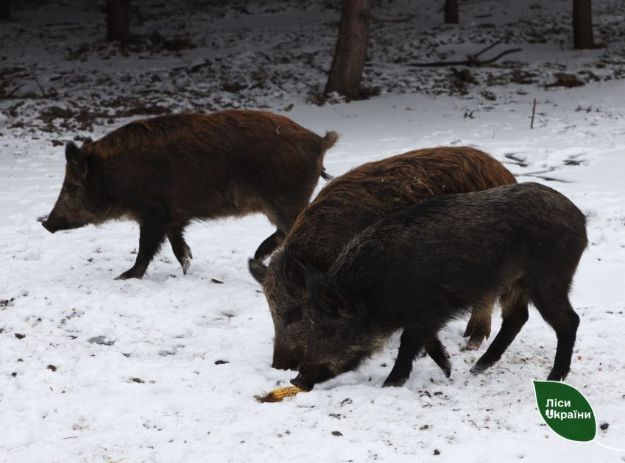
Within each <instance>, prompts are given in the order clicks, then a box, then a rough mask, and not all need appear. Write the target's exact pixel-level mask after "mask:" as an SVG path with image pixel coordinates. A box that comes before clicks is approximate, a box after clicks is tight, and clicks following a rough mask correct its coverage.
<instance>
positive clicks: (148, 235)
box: [116, 221, 166, 280]
mask: <svg viewBox="0 0 625 463" xmlns="http://www.w3.org/2000/svg"><path fill="white" fill-rule="evenodd" d="M165 229H166V227H165V226H164V225H163V224H162V223H161V222H154V221H145V222H142V223H141V225H140V229H139V252H137V260H136V261H135V265H133V266H132V267H131V268H130V269H128V270H126V271H125V272H124V273H122V274H121V275H120V276H118V277H117V278H116V280H127V279H128V278H142V277H143V275H144V274H145V271H146V270H147V268H148V265H150V261H151V260H152V258H153V257H154V255H155V254H156V253H157V251H158V249H159V248H160V247H161V243H162V242H163V240H164V239H165Z"/></svg>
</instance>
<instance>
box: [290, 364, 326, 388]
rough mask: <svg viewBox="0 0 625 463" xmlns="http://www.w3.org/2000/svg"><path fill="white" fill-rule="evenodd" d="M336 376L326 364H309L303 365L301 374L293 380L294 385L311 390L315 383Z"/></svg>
mask: <svg viewBox="0 0 625 463" xmlns="http://www.w3.org/2000/svg"><path fill="white" fill-rule="evenodd" d="M335 376H336V374H335V373H333V372H332V371H331V370H330V369H329V368H328V367H326V366H325V365H315V366H307V365H302V367H301V368H300V370H299V374H298V375H297V376H296V377H295V378H293V379H292V380H291V384H292V385H293V386H297V387H300V388H302V389H304V390H305V391H310V390H311V389H312V388H313V387H315V384H317V383H322V382H324V381H327V380H328V379H332V378H334V377H335Z"/></svg>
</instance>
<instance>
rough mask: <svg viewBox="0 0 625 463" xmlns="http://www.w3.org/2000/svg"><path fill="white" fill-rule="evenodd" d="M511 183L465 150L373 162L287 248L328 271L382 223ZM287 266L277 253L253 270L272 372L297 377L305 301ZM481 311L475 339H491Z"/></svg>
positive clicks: (345, 182)
mask: <svg viewBox="0 0 625 463" xmlns="http://www.w3.org/2000/svg"><path fill="white" fill-rule="evenodd" d="M513 183H516V180H515V178H514V176H513V175H512V174H511V173H510V171H508V169H506V168H505V167H504V166H503V165H502V164H501V163H500V162H499V161H497V160H495V159H493V158H492V157H491V156H489V155H488V154H486V153H484V152H483V151H480V150H477V149H475V148H471V147H467V146H460V147H438V148H428V149H422V150H416V151H410V152H408V153H404V154H400V155H397V156H393V157H390V158H386V159H382V160H380V161H374V162H370V163H367V164H364V165H362V166H360V167H357V168H355V169H353V170H351V171H349V172H347V173H346V174H344V175H342V176H340V177H337V178H335V179H334V180H332V181H331V182H330V183H328V185H326V187H325V188H324V189H323V190H321V192H320V193H319V195H318V196H317V197H316V198H315V199H314V200H313V202H312V203H311V204H310V206H308V207H307V208H306V209H305V210H304V211H303V212H302V213H301V214H300V215H299V216H298V218H297V220H296V222H295V224H294V225H293V228H292V229H291V231H290V232H289V234H288V236H287V238H286V240H285V242H284V247H285V249H288V250H289V252H290V255H291V256H293V257H294V258H296V259H297V260H299V261H301V262H302V263H305V264H307V265H311V266H313V267H315V268H317V269H319V270H321V271H327V270H328V268H329V267H330V265H331V264H332V262H334V260H335V259H336V257H337V255H338V254H339V253H340V252H341V249H342V248H343V247H344V246H345V244H346V243H347V242H348V241H349V240H350V239H351V238H352V237H353V236H354V235H356V234H357V233H358V232H360V231H362V230H363V229H364V228H366V227H367V226H369V225H371V224H373V223H374V222H376V221H377V220H379V219H380V218H382V217H384V216H388V215H390V214H394V213H397V212H399V211H401V210H403V209H405V208H406V207H409V206H412V205H414V204H416V203H418V202H420V201H423V200H424V199H428V198H431V197H433V196H437V195H444V194H453V193H464V192H470V191H479V190H485V189H488V188H492V187H495V186H499V185H506V184H513ZM286 262H287V259H286V257H285V255H284V254H283V253H282V252H280V250H278V251H277V252H276V253H275V254H274V255H273V258H272V260H271V263H270V265H269V267H268V268H267V269H266V270H265V271H259V270H260V269H258V266H255V267H254V269H255V271H254V272H253V274H254V275H255V277H256V278H257V279H258V280H260V281H261V282H262V284H263V290H264V293H265V296H266V297H267V300H268V302H269V307H270V310H271V315H272V318H273V322H274V327H275V330H276V332H275V341H274V342H275V344H274V357H273V366H274V367H275V368H284V369H293V368H296V367H297V365H298V364H299V361H300V358H301V355H302V350H303V344H302V343H303V338H302V331H301V330H302V329H303V325H302V323H301V320H302V317H301V309H300V308H301V307H302V306H303V305H304V304H305V294H304V290H303V287H302V284H303V282H302V281H301V278H300V277H299V276H298V272H297V271H294V269H293V268H291V266H289V265H287V264H286ZM295 270H296V269H295ZM484 310H485V311H486V315H485V316H483V317H481V318H480V319H479V320H480V329H479V330H476V336H478V337H479V336H484V335H485V334H484V333H488V332H489V331H490V311H491V308H490V307H488V308H485V309H484ZM474 316H477V314H476V312H475V311H474V312H473V315H472V317H474ZM472 319H473V318H472Z"/></svg>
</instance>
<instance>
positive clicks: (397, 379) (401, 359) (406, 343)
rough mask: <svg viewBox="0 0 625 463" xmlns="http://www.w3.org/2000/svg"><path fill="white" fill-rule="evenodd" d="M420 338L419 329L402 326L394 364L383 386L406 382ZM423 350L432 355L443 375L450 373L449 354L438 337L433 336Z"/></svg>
mask: <svg viewBox="0 0 625 463" xmlns="http://www.w3.org/2000/svg"><path fill="white" fill-rule="evenodd" d="M421 339H423V335H422V333H421V331H420V330H417V329H414V328H410V327H406V328H404V332H403V333H402V335H401V340H400V342H399V352H398V353H397V360H395V365H394V366H393V369H392V370H391V373H390V374H389V375H388V378H386V381H384V387H388V386H401V385H403V384H404V383H405V382H406V380H407V379H408V376H410V372H411V371H412V362H413V361H414V359H415V357H416V356H417V353H418V352H419V350H421V347H422V346H421V342H420V340H421ZM425 351H426V352H427V353H428V355H429V356H430V357H432V359H433V360H434V362H436V364H437V365H438V366H439V367H441V369H442V370H443V372H444V373H445V376H446V377H448V378H449V376H450V375H451V366H450V365H449V355H448V354H447V351H446V350H445V347H444V346H443V344H442V343H441V342H440V341H439V339H438V337H436V336H434V337H433V338H432V339H430V341H428V342H427V343H426V344H425Z"/></svg>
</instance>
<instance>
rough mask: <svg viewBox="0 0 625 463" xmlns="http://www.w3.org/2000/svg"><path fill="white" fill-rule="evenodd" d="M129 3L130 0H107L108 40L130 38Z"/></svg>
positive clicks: (121, 40)
mask: <svg viewBox="0 0 625 463" xmlns="http://www.w3.org/2000/svg"><path fill="white" fill-rule="evenodd" d="M129 4H130V0H106V40H117V41H119V42H122V43H126V42H128V39H129V38H130V25H129V20H128V16H129V15H128V9H129Z"/></svg>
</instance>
